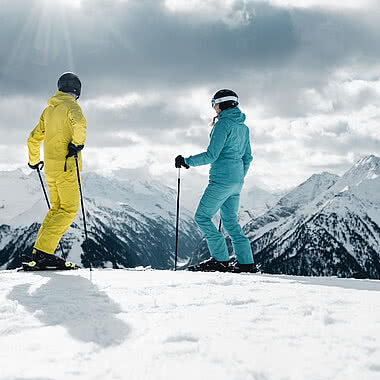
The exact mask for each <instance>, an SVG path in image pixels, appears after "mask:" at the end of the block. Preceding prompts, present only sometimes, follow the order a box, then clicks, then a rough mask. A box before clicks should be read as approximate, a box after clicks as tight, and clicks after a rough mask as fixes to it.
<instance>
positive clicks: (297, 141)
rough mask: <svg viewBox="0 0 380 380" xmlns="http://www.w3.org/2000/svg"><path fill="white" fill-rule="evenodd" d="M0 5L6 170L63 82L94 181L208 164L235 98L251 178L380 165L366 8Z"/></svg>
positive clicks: (379, 34)
mask: <svg viewBox="0 0 380 380" xmlns="http://www.w3.org/2000/svg"><path fill="white" fill-rule="evenodd" d="M359 3H360V6H359ZM2 4H4V5H2V12H1V14H0V46H1V48H2V51H3V52H7V53H6V54H2V55H1V56H0V133H1V134H2V136H4V140H5V141H4V143H3V146H4V145H6V146H9V147H12V150H13V151H14V152H16V151H17V152H18V153H17V154H18V155H16V156H17V157H16V156H15V155H13V156H12V165H15V162H17V163H18V164H20V165H21V163H24V162H25V159H26V157H25V156H26V155H25V140H26V137H27V135H28V133H29V132H30V130H31V129H32V128H33V127H34V125H35V124H36V123H37V121H38V118H39V115H40V113H41V111H42V109H43V108H44V106H45V104H46V100H47V99H48V97H49V96H51V95H52V94H53V93H54V91H55V85H56V81H57V78H58V76H59V75H60V74H61V73H62V72H64V71H67V70H74V71H76V72H77V73H78V74H79V75H80V77H81V79H82V82H83V94H82V97H81V99H80V104H81V105H82V108H83V111H84V113H85V115H86V118H87V120H88V139H87V142H86V149H87V151H88V152H89V153H88V157H87V158H88V167H89V168H91V169H100V168H102V167H103V166H104V165H113V166H116V167H119V168H122V167H123V166H124V167H134V168H136V167H139V166H141V167H145V168H146V167H149V168H150V170H151V171H152V172H154V173H155V174H157V175H158V174H160V173H161V174H162V175H164V173H168V172H170V171H171V170H172V159H173V157H174V156H175V155H177V154H180V153H182V154H184V155H190V154H196V153H199V152H201V151H203V150H205V148H206V146H207V143H208V135H209V128H208V126H207V124H208V122H209V119H210V117H211V116H212V115H213V111H212V109H211V107H210V98H211V96H212V94H213V93H214V92H216V91H217V90H218V89H220V88H232V89H234V90H236V91H237V92H238V93H239V95H240V99H241V108H242V109H243V110H244V111H245V112H246V113H247V116H248V118H247V124H248V125H249V126H250V127H251V130H252V139H253V142H254V151H255V154H256V163H255V166H254V169H253V170H252V172H250V174H249V176H250V177H251V176H252V177H254V176H256V177H258V178H261V179H264V180H266V182H267V183H269V182H270V183H271V184H272V185H276V184H277V185H278V184H281V185H284V186H288V185H289V184H295V182H296V181H302V180H304V179H305V176H308V175H309V174H312V173H313V171H315V170H316V168H317V166H318V162H319V161H320V160H321V159H323V160H324V161H323V163H322V164H321V167H322V166H323V167H324V168H326V170H328V168H329V167H330V168H332V169H334V170H335V169H337V170H343V169H344V168H345V167H348V166H349V165H350V163H351V160H352V159H354V158H355V157H356V156H357V155H360V154H363V153H367V152H369V153H380V149H379V148H378V141H379V136H378V132H377V131H378V127H377V125H378V122H379V110H378V106H377V105H378V104H379V100H380V85H379V83H380V81H379V72H380V65H379V63H378V62H380V61H379V58H380V45H379V44H378V41H379V40H380V30H379V28H378V16H379V15H380V6H379V5H378V4H377V3H376V2H373V1H369V0H368V1H364V2H363V1H360V2H359V1H354V0H348V1H346V2H344V4H339V6H338V5H337V3H336V2H335V3H332V2H327V1H326V0H305V1H302V2H301V1H298V0H289V1H286V2H284V1H281V2H280V1H277V0H267V1H265V0H263V1H243V0H227V1H224V2H220V1H218V2H217V1H214V0H209V1H200V0H188V1H179V0H178V1H171V0H161V1H137V0H129V1H119V0H82V1H81V2H80V6H73V4H68V3H67V2H64V1H59V2H50V1H43V0H35V1H33V2H30V0H19V1H17V2H15V1H11V0H3V3H2ZM77 4H78V3H77ZM5 137H6V138H5ZM5 152H6V151H5V150H4V148H3V149H2V150H1V151H0V153H1V155H0V165H2V167H6V165H9V158H8V155H7V154H5ZM21 156H22V157H21ZM198 170H199V171H198ZM194 171H196V172H197V173H199V176H200V178H203V177H204V176H205V175H206V176H207V168H200V169H196V170H193V171H192V172H193V173H194ZM268 173H271V175H270V176H268ZM200 182H202V181H200Z"/></svg>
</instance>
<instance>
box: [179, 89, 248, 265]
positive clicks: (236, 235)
mask: <svg viewBox="0 0 380 380" xmlns="http://www.w3.org/2000/svg"><path fill="white" fill-rule="evenodd" d="M213 103H214V104H213V106H214V108H215V110H216V111H217V113H218V115H217V118H218V121H217V122H216V123H215V124H214V126H213V129H212V131H211V135H210V144H209V146H208V148H207V151H206V152H204V153H200V154H197V155H195V156H190V157H187V158H183V157H182V156H178V157H177V158H176V167H180V166H184V167H186V166H200V165H208V164H211V168H210V178H209V185H208V186H207V188H206V190H205V192H204V194H203V196H202V198H201V200H200V202H199V206H198V209H197V211H196V213H195V221H196V223H197V224H198V226H199V228H200V230H201V232H202V234H203V235H204V237H205V238H206V240H207V244H208V247H209V250H210V254H211V260H206V262H205V264H203V267H202V263H201V264H200V265H198V266H194V267H192V268H189V269H190V270H205V271H208V270H211V271H214V270H216V271H227V270H230V266H229V265H228V262H229V254H228V249H227V245H226V241H225V238H224V236H223V234H222V233H221V232H219V231H218V230H217V228H216V226H215V225H214V223H213V222H212V218H213V216H214V215H215V214H216V213H217V211H218V210H219V209H220V215H221V219H222V225H223V228H224V230H225V231H226V232H227V233H228V235H229V236H230V237H231V240H232V245H233V247H234V251H235V255H236V258H237V264H236V265H237V266H238V267H237V269H238V270H236V271H238V272H246V271H249V272H251V271H253V269H254V268H255V266H254V264H253V257H252V250H251V245H250V242H249V240H248V238H247V237H246V236H245V235H244V232H243V231H242V229H241V227H240V225H239V223H238V216H237V214H238V209H239V200H240V192H241V190H242V187H243V184H244V177H245V175H246V174H247V171H248V169H249V166H250V164H251V161H252V154H251V145H250V140H249V129H248V127H247V126H246V125H245V124H244V121H245V118H246V117H245V114H244V113H242V112H241V111H240V109H239V108H238V107H237V105H238V98H237V95H236V93H234V92H233V91H231V90H220V91H218V92H217V93H216V94H215V95H214V98H213ZM210 262H211V265H210ZM220 263H221V264H222V265H220ZM223 264H224V265H223ZM241 264H242V265H241ZM239 265H240V267H239ZM239 269H240V270H239ZM241 269H243V270H241ZM232 271H234V270H232Z"/></svg>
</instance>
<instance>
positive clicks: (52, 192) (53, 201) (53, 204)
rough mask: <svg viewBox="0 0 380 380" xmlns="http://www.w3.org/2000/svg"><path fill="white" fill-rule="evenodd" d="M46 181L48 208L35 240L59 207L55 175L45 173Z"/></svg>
mask: <svg viewBox="0 0 380 380" xmlns="http://www.w3.org/2000/svg"><path fill="white" fill-rule="evenodd" d="M45 178H46V183H47V185H48V187H49V200H50V210H49V211H48V213H47V214H46V216H45V219H44V221H43V222H42V225H41V227H40V230H39V231H38V235H37V238H36V241H38V240H39V238H40V236H41V234H42V233H43V231H44V229H45V228H46V226H47V225H48V224H49V220H50V218H51V217H52V216H53V215H54V214H55V213H56V212H57V211H58V210H59V208H60V201H59V196H58V189H57V184H56V179H55V177H51V176H47V175H45Z"/></svg>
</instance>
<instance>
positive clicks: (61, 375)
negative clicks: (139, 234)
mask: <svg viewBox="0 0 380 380" xmlns="http://www.w3.org/2000/svg"><path fill="white" fill-rule="evenodd" d="M92 273H93V276H92V281H90V279H89V271H88V270H79V271H75V272H40V273H16V272H14V271H2V272H0V338H1V346H0V379H1V380H10V379H13V380H16V379H17V380H21V379H25V380H31V379H34V380H37V379H39V380H42V379H43V380H48V379H65V380H67V379H130V380H135V379H136V380H145V379H149V380H150V379H152V380H170V379H175V380H178V379H181V380H186V379H192V380H193V379H197V380H198V379H200V380H202V379H204V380H206V379H207V380H210V379H211V380H212V379H216V380H286V379H297V380H298V379H299V380H305V379H307V380H313V379H315V380H321V379H329V380H332V379H334V380H340V379H342V380H343V379H344V380H354V379H355V380H357V379H363V380H372V379H373V380H375V379H376V380H378V379H380V281H370V280H347V279H336V278H306V277H292V276H276V275H244V274H243V275H236V274H229V273H190V272H180V271H177V272H171V271H138V270H95V271H93V272H92Z"/></svg>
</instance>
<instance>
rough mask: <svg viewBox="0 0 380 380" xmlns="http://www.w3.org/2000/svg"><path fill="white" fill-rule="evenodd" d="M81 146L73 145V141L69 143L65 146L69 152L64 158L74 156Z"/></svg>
mask: <svg viewBox="0 0 380 380" xmlns="http://www.w3.org/2000/svg"><path fill="white" fill-rule="evenodd" d="M83 148H84V145H74V144H73V143H69V146H68V147H67V149H68V151H69V153H68V154H67V156H66V158H69V157H72V156H76V155H77V154H78V153H79V152H80V151H81V150H82V149H83Z"/></svg>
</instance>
